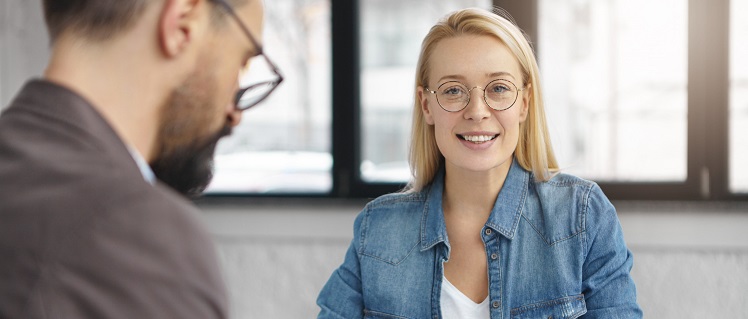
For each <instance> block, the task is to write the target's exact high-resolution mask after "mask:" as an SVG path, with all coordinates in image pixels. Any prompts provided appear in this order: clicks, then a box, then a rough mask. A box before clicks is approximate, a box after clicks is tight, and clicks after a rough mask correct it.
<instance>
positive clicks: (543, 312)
mask: <svg viewBox="0 0 748 319" xmlns="http://www.w3.org/2000/svg"><path fill="white" fill-rule="evenodd" d="M585 313H587V306H586V305H585V303H584V295H576V296H569V297H563V298H558V299H554V300H549V301H543V302H539V303H535V304H531V305H525V306H522V307H518V308H514V309H512V312H511V315H512V319H575V318H579V317H581V316H582V315H583V314H585Z"/></svg>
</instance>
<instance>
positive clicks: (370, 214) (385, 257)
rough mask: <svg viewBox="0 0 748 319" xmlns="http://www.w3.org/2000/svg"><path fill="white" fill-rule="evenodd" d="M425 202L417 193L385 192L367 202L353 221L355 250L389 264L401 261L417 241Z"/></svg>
mask: <svg viewBox="0 0 748 319" xmlns="http://www.w3.org/2000/svg"><path fill="white" fill-rule="evenodd" d="M425 202H426V197H425V196H424V194H422V193H420V192H411V193H393V194H387V195H382V196H380V197H378V198H376V199H374V200H372V201H371V202H369V203H368V204H367V205H366V207H364V209H363V210H362V211H361V213H360V214H359V215H358V217H357V218H356V222H355V224H354V225H355V226H354V236H355V237H356V239H357V244H358V253H359V254H360V255H362V256H369V257H373V258H375V259H379V260H382V261H386V262H389V263H398V262H399V261H402V260H403V259H404V256H406V255H407V254H408V252H410V251H411V250H412V248H413V247H415V245H416V244H417V243H418V242H419V240H420V232H419V229H420V227H421V219H422V216H423V209H424V207H425V205H424V204H425Z"/></svg>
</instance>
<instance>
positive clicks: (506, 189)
mask: <svg viewBox="0 0 748 319" xmlns="http://www.w3.org/2000/svg"><path fill="white" fill-rule="evenodd" d="M529 182H530V173H529V172H527V171H526V170H524V169H523V168H522V167H521V166H520V165H519V163H517V161H516V160H514V161H512V166H511V167H510V168H509V173H507V177H506V180H505V181H504V185H503V186H502V187H501V191H500V192H499V196H498V198H497V199H496V202H495V203H494V206H493V209H492V210H491V215H489V216H488V220H487V221H486V227H490V228H492V229H493V230H495V231H497V232H499V233H500V234H502V235H504V236H505V237H506V238H508V239H513V238H514V235H515V233H516V231H517V225H519V219H520V216H522V207H523V206H524V202H525V198H526V197H527V191H528V188H529ZM424 192H426V193H427V194H428V195H427V197H426V204H425V205H424V208H423V218H422V219H421V250H427V249H429V248H431V247H433V246H434V245H436V244H437V243H440V242H445V243H446V244H447V246H449V241H448V239H447V226H446V224H445V222H444V211H443V209H442V194H443V192H444V168H442V169H440V170H439V171H438V172H437V174H436V176H434V180H433V181H432V182H431V185H430V186H429V187H428V189H425V190H424Z"/></svg>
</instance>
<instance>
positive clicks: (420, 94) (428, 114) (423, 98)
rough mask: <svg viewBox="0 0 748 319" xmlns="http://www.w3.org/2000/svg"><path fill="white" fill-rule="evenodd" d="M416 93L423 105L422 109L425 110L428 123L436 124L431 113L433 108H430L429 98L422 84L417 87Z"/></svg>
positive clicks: (424, 115)
mask: <svg viewBox="0 0 748 319" xmlns="http://www.w3.org/2000/svg"><path fill="white" fill-rule="evenodd" d="M416 94H417V96H418V103H419V104H420V105H421V111H422V112H423V118H424V119H425V120H426V124H428V125H434V115H433V114H431V110H430V109H429V100H428V97H427V96H426V91H425V90H424V88H423V87H422V86H419V87H418V88H417V89H416Z"/></svg>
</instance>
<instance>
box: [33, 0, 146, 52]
mask: <svg viewBox="0 0 748 319" xmlns="http://www.w3.org/2000/svg"><path fill="white" fill-rule="evenodd" d="M149 2H152V0H44V19H45V20H46V22H47V30H48V31H49V39H50V41H51V42H52V43H54V42H55V41H56V40H57V38H59V36H60V35H61V34H62V33H63V32H66V31H73V32H76V33H78V34H80V35H82V36H84V37H86V38H89V39H92V40H103V39H107V38H109V37H111V36H113V35H115V34H117V33H119V32H120V31H122V30H125V29H127V28H128V27H130V26H131V25H132V24H133V23H134V22H135V20H136V19H137V18H138V17H140V15H141V14H142V13H143V11H144V10H145V8H146V6H147V5H148V4H149Z"/></svg>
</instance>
